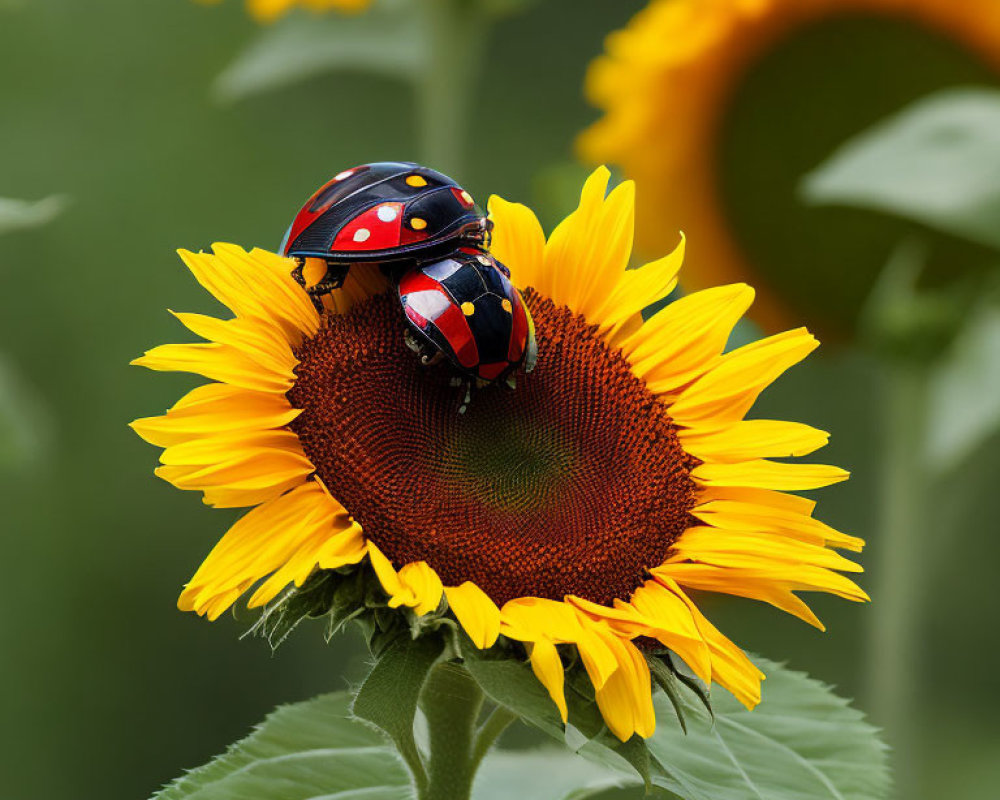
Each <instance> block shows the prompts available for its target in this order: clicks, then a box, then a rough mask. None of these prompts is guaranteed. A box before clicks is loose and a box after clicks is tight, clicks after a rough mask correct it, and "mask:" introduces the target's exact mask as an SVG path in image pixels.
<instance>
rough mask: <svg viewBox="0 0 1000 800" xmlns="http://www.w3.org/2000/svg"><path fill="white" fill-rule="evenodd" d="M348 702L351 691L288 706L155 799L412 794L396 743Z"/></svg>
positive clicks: (371, 799)
mask: <svg viewBox="0 0 1000 800" xmlns="http://www.w3.org/2000/svg"><path fill="white" fill-rule="evenodd" d="M349 704H350V696H349V695H348V694H347V693H346V692H336V693H333V694H327V695H322V696H320V697H317V698H315V699H313V700H308V701H306V702H304V703H297V704H295V705H291V706H283V707H281V708H279V709H278V710H276V711H274V712H273V713H272V714H270V715H269V716H268V717H267V718H266V719H265V720H264V721H263V722H262V723H261V724H260V725H259V726H258V727H257V728H256V729H255V730H254V732H253V733H251V734H250V735H249V736H248V737H247V738H245V739H243V740H242V741H240V742H238V743H236V744H235V745H233V746H232V747H231V748H230V749H229V750H228V752H226V753H225V754H224V755H221V756H219V757H218V758H216V759H215V760H214V761H211V762H209V763H208V764H206V765H205V766H203V767H200V768H198V769H196V770H193V771H192V772H189V773H188V774H187V775H185V776H184V777H183V778H179V779H178V780H176V781H174V782H173V783H172V784H170V785H169V786H168V787H166V788H165V789H163V790H162V791H161V792H159V793H157V794H156V795H155V796H154V800H248V798H253V800H307V799H309V798H319V797H325V798H327V800H333V798H336V800H362V799H363V800H410V799H411V798H412V797H413V794H412V790H411V788H410V779H409V775H408V774H407V771H406V769H405V767H404V766H403V763H402V762H401V761H400V760H399V758H398V756H397V755H396V752H395V750H394V749H393V748H392V747H390V746H389V745H388V744H387V743H386V741H385V740H384V739H383V738H382V736H381V735H380V734H378V733H377V732H376V731H374V730H372V729H371V728H368V727H367V726H365V725H364V724H362V723H360V722H357V721H355V720H352V719H350V718H349V716H348V714H349V712H348V706H349Z"/></svg>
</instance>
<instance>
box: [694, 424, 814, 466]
mask: <svg viewBox="0 0 1000 800" xmlns="http://www.w3.org/2000/svg"><path fill="white" fill-rule="evenodd" d="M678 436H679V437H680V440H681V444H683V445H684V449H685V450H686V451H687V452H689V453H691V455H693V456H695V457H697V458H699V459H701V460H702V461H717V462H735V461H749V460H751V459H757V458H786V457H789V456H805V455H809V454H810V453H812V452H815V451H816V450H819V449H820V448H821V447H824V446H825V445H826V444H827V442H828V441H829V440H830V434H828V433H827V432H826V431H821V430H818V429H816V428H813V427H810V426H809V425H803V424H801V423H799V422H783V421H780V420H768V419H752V420H743V421H741V422H737V423H735V424H734V425H731V426H730V427H728V428H724V429H722V430H718V431H710V432H707V433H703V432H701V431H699V430H698V429H694V430H688V429H681V430H680V431H678Z"/></svg>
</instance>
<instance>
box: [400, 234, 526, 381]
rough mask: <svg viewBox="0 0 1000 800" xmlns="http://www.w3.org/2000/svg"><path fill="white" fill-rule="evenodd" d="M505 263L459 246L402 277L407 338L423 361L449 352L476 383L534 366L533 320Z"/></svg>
mask: <svg viewBox="0 0 1000 800" xmlns="http://www.w3.org/2000/svg"><path fill="white" fill-rule="evenodd" d="M505 273H506V269H505V268H503V267H502V265H501V264H500V262H498V261H496V259H494V258H493V257H492V256H489V255H486V254H484V253H473V252H468V251H459V252H456V253H453V254H452V255H450V256H448V257H447V258H443V259H441V260H439V261H433V262H429V263H425V264H421V265H420V266H418V267H417V268H415V269H413V270H410V271H409V272H407V273H405V274H404V275H403V276H402V277H401V278H400V280H399V300H400V303H402V306H403V312H404V314H405V315H406V323H407V325H408V327H409V329H410V336H409V337H408V338H407V342H408V343H409V344H410V346H411V348H413V349H414V350H415V351H417V353H418V354H419V355H420V356H421V360H422V361H423V362H424V363H425V364H432V363H436V362H437V361H440V360H441V359H442V358H447V359H448V360H449V361H451V363H452V364H453V365H454V366H455V367H456V368H457V369H458V371H459V372H461V373H463V374H464V375H466V376H468V377H469V378H471V379H475V380H476V382H477V384H478V385H484V384H486V383H492V382H494V381H500V380H505V381H507V383H508V384H509V385H511V386H513V385H514V376H513V373H514V371H515V370H516V369H517V368H518V367H521V366H523V367H524V371H525V372H530V371H531V370H532V368H533V367H534V365H535V363H534V362H535V358H536V355H537V347H536V344H535V332H534V323H533V322H532V320H531V314H530V312H529V311H528V308H527V306H526V305H525V303H524V300H523V299H522V298H521V295H520V293H519V292H518V291H517V289H515V288H514V286H513V284H511V282H510V279H509V278H508V277H507V274H505Z"/></svg>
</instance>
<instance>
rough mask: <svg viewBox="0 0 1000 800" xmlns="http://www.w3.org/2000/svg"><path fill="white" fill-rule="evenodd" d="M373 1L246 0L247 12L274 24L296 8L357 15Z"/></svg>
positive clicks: (217, 0) (203, 1)
mask: <svg viewBox="0 0 1000 800" xmlns="http://www.w3.org/2000/svg"><path fill="white" fill-rule="evenodd" d="M198 2H201V3H212V4H214V3H219V2H221V0H198ZM371 3H372V0H246V5H247V11H248V12H250V14H251V16H253V17H254V18H255V19H257V20H258V21H260V22H274V20H276V19H278V17H281V16H283V15H284V14H287V13H288V12H289V11H291V10H292V9H293V8H295V7H296V6H298V7H301V8H305V9H307V10H309V11H313V12H316V13H319V12H323V11H341V12H344V13H348V14H357V13H360V12H362V11H365V10H366V9H367V8H368V6H370V5H371Z"/></svg>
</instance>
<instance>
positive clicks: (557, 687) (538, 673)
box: [528, 639, 569, 723]
mask: <svg viewBox="0 0 1000 800" xmlns="http://www.w3.org/2000/svg"><path fill="white" fill-rule="evenodd" d="M528 651H529V654H530V657H531V671H532V672H534V673H535V677H536V678H538V680H539V682H540V683H541V684H542V686H544V687H545V689H546V690H547V691H548V693H549V697H551V698H552V702H553V703H555V704H556V707H557V708H558V709H559V716H560V717H562V721H563V722H564V723H565V722H566V720H567V719H568V718H569V709H568V708H567V707H566V692H565V690H564V688H563V684H564V683H565V675H564V674H563V665H562V659H561V658H559V651H558V650H556V646H555V645H554V644H553V643H552V642H551V641H549V640H548V639H539V640H537V641H535V642H532V643H531V644H530V645H528Z"/></svg>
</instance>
